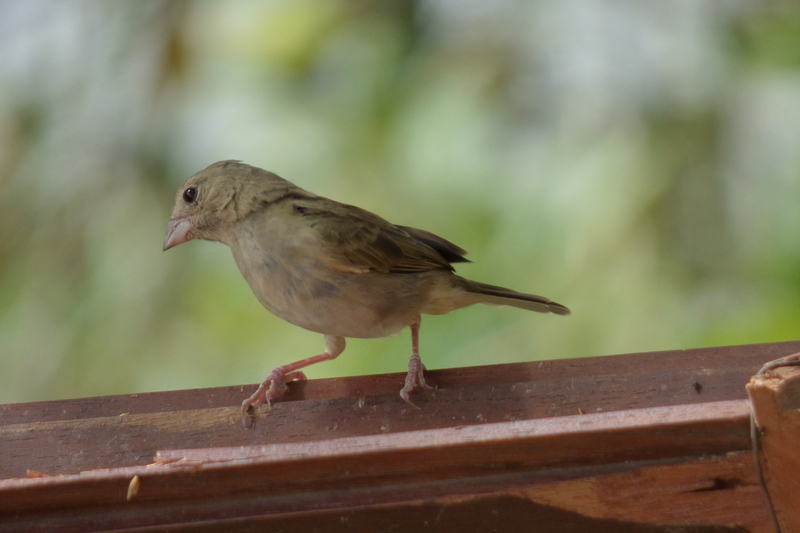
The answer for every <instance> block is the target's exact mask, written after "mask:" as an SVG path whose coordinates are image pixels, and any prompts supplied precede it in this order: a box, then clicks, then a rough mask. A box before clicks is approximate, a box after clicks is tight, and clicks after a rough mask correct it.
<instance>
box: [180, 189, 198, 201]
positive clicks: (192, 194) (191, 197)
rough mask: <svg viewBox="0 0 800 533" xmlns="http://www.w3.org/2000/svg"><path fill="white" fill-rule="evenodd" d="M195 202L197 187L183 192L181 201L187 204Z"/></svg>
mask: <svg viewBox="0 0 800 533" xmlns="http://www.w3.org/2000/svg"><path fill="white" fill-rule="evenodd" d="M195 200H197V187H189V188H188V189H186V190H185V191H183V201H184V202H186V203H187V204H191V203H192V202H194V201H195Z"/></svg>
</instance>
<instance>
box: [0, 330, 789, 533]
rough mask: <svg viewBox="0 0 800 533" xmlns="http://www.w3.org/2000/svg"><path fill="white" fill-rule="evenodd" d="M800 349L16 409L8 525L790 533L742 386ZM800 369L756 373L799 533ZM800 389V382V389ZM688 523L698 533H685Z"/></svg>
mask: <svg viewBox="0 0 800 533" xmlns="http://www.w3.org/2000/svg"><path fill="white" fill-rule="evenodd" d="M794 352H800V341H793V342H784V343H771V344H758V345H747V346H730V347H717V348H703V349H696V350H681V351H670V352H654V353H640V354H629V355H618V356H608V357H594V358H586V359H569V360H555V361H543V362H533V363H518V364H507V365H494V366H486V367H472V368H456V369H448V370H433V371H431V372H429V373H428V376H429V379H430V382H431V383H433V384H436V386H437V390H435V391H432V392H421V393H416V394H415V397H414V401H415V402H416V403H417V405H419V407H421V409H420V410H416V409H413V408H410V407H409V406H408V405H406V404H405V403H404V402H403V401H402V400H401V399H400V398H399V396H398V394H397V391H398V390H399V389H400V388H401V387H402V384H403V379H404V375H403V374H389V375H379V376H360V377H353V378H345V379H319V380H310V381H307V382H302V383H293V384H292V385H290V392H289V395H288V397H287V398H286V399H285V400H284V401H281V402H278V403H275V404H273V406H272V408H271V409H269V408H267V407H263V408H262V410H261V411H260V412H259V413H258V417H257V418H256V423H255V426H254V427H253V428H251V429H245V428H244V427H243V425H242V421H241V417H240V412H239V408H238V405H239V404H240V403H241V401H242V399H243V398H245V397H247V396H248V395H249V394H250V393H251V392H252V389H253V386H246V387H223V388H214V389H198V390H183V391H170V392H159V393H148V394H138V395H136V394H134V395H123V396H108V397H101V398H83V399H76V400H62V401H52V402H37V403H27V404H10V405H2V406H0V447H1V449H0V452H1V453H0V531H105V530H114V531H125V530H128V529H131V530H133V529H135V530H136V531H161V530H164V528H165V527H167V526H170V527H171V528H173V529H172V530H175V531H178V530H179V531H281V532H294V531H297V532H301V531H302V532H312V531H323V532H339V531H369V532H373V531H375V532H377V531H460V532H462V531H463V532H470V531H510V532H514V531H525V532H528V531H537V532H551V531H552V532H589V531H590V532H604V531H614V532H628V531H630V532H633V531H647V532H658V531H663V532H667V531H682V532H712V531H713V532H723V531H725V532H727V531H731V532H733V531H753V532H767V531H773V525H772V522H771V520H772V519H771V517H770V512H769V508H770V504H768V500H767V498H765V495H764V493H763V492H762V489H761V487H760V486H759V480H758V471H757V468H756V462H755V461H754V457H753V454H752V449H753V446H752V439H751V432H750V413H751V409H750V402H749V401H748V396H747V392H746V391H745V385H746V384H747V383H748V382H750V381H751V377H752V376H754V375H755V374H756V373H757V372H758V370H759V368H761V366H762V364H763V363H765V362H767V361H771V360H774V359H778V358H780V357H783V356H786V355H789V354H791V353H794ZM798 381H800V367H787V368H779V369H775V370H772V371H770V372H768V373H766V374H764V375H761V376H757V378H754V379H753V380H752V383H751V385H750V393H751V396H752V397H753V401H754V405H755V410H756V418H757V420H758V426H759V428H760V431H759V432H757V433H758V435H759V441H760V444H761V446H760V449H761V461H760V463H761V465H762V467H763V473H764V478H765V483H766V486H767V487H768V488H769V494H770V500H771V506H772V507H773V508H774V509H775V511H776V515H777V519H778V520H779V522H780V524H781V527H782V530H783V533H787V532H789V531H800V511H798V509H800V464H798V463H799V462H800V451H798V450H800V430H798V428H800V423H798V421H799V420H800V416H798V410H797V409H798V407H800V392H799V391H800V385H798V384H797V383H798ZM796 385H797V386H796ZM677 527H680V529H676V528H677Z"/></svg>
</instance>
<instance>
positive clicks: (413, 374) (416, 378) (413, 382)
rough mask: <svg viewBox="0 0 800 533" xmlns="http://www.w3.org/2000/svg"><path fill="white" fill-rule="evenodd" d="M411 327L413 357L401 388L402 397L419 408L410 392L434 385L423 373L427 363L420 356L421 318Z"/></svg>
mask: <svg viewBox="0 0 800 533" xmlns="http://www.w3.org/2000/svg"><path fill="white" fill-rule="evenodd" d="M409 327H410V328H411V359H409V360H408V375H407V376H406V385H405V387H403V388H402V389H401V390H400V397H401V398H402V399H403V400H405V401H406V403H407V404H408V405H410V406H411V407H414V408H416V409H419V407H417V406H416V405H414V404H413V403H412V402H411V400H410V399H409V397H408V393H410V392H413V391H414V390H416V389H425V390H433V387H431V386H430V385H428V384H427V383H426V382H425V376H424V375H423V374H424V372H425V365H423V364H422V359H420V357H419V320H417V321H416V322H414V323H413V324H411V326H409Z"/></svg>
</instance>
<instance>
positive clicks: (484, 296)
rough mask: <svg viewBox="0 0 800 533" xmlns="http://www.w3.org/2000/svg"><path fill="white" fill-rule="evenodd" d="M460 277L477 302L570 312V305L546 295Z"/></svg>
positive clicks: (563, 312)
mask: <svg viewBox="0 0 800 533" xmlns="http://www.w3.org/2000/svg"><path fill="white" fill-rule="evenodd" d="M460 279H461V280H463V281H464V283H463V284H460V285H461V287H462V288H463V289H464V290H465V291H466V292H468V293H471V294H473V295H475V296H476V303H482V304H486V305H494V306H502V305H510V306H512V307H519V308H520V309H527V310H528V311H536V312H537V313H555V314H557V315H568V314H570V310H569V308H568V307H566V306H564V305H561V304H560V303H556V302H554V301H553V300H551V299H550V298H545V297H544V296H537V295H535V294H525V293H523V292H517V291H512V290H511V289H506V288H505V287H498V286H496V285H489V284H486V283H480V282H477V281H472V280H468V279H464V278H460Z"/></svg>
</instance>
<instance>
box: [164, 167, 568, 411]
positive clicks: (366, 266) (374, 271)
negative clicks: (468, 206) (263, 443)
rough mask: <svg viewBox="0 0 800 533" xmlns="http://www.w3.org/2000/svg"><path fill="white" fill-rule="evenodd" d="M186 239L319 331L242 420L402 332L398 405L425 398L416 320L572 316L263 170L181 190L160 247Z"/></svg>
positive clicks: (458, 251)
mask: <svg viewBox="0 0 800 533" xmlns="http://www.w3.org/2000/svg"><path fill="white" fill-rule="evenodd" d="M193 239H203V240H208V241H217V242H221V243H223V244H225V245H227V246H228V247H229V248H230V249H231V252H232V253H233V258H234V260H235V262H236V265H237V266H238V267H239V270H240V272H241V274H242V276H243V277H244V279H245V280H246V281H247V284H248V285H249V286H250V288H251V289H252V291H253V294H254V295H255V297H256V298H257V299H258V301H259V302H260V303H261V304H262V305H263V306H264V307H265V308H266V309H267V310H269V311H270V312H272V313H273V314H274V315H276V316H278V317H280V318H282V319H283V320H285V321H287V322H289V323H291V324H294V325H296V326H299V327H301V328H304V329H306V330H309V331H312V332H316V333H321V334H322V335H323V340H324V346H325V350H324V351H323V352H322V353H320V354H318V355H314V356H312V357H308V358H305V359H301V360H299V361H295V362H293V363H289V364H285V365H282V366H279V367H277V368H274V369H273V370H271V371H270V372H269V374H268V375H267V377H266V379H265V380H264V381H263V382H262V383H261V384H260V385H259V386H258V388H257V390H256V391H255V392H254V393H253V394H252V396H250V397H249V398H247V399H245V400H244V401H243V402H242V407H241V409H242V417H243V419H246V418H247V417H252V416H253V413H254V411H255V409H254V408H255V406H257V405H259V404H263V403H267V404H269V405H271V402H272V401H274V400H278V399H280V398H281V397H282V396H284V395H285V393H286V391H287V384H288V383H290V382H292V381H295V380H302V379H305V378H306V376H305V373H304V372H303V370H302V369H304V368H306V367H308V366H309V365H312V364H315V363H319V362H322V361H329V360H332V359H335V358H336V357H338V356H339V355H340V354H341V353H342V352H343V351H344V349H345V339H346V338H348V337H349V338H367V339H368V338H379V337H385V336H388V335H391V334H393V333H396V332H398V331H400V330H402V329H404V328H409V329H410V330H411V357H410V359H409V363H408V374H407V376H406V380H405V385H404V386H403V388H402V389H401V390H400V397H401V398H402V399H403V400H404V401H405V402H406V403H407V404H409V405H410V406H412V407H417V406H416V405H415V404H414V403H413V402H412V401H411V397H410V394H411V393H412V392H414V391H416V390H418V389H423V390H432V389H433V387H432V386H431V385H429V384H428V383H427V381H426V380H425V377H424V372H425V366H424V365H423V364H422V360H421V358H420V353H419V329H420V320H421V315H423V314H425V315H443V314H447V313H450V312H451V311H455V310H457V309H461V308H464V307H467V306H470V305H473V304H485V305H490V306H498V307H499V306H506V305H508V306H512V307H517V308H520V309H526V310H529V311H536V312H539V313H554V314H556V315H569V314H570V310H569V308H567V307H566V306H564V305H561V304H559V303H556V302H554V301H552V300H550V299H549V298H545V297H544V296H536V295H533V294H525V293H521V292H517V291H514V290H511V289H506V288H504V287H498V286H495V285H489V284H486V283H480V282H477V281H472V280H469V279H466V278H463V277H461V276H459V275H457V274H456V273H455V268H454V267H453V263H465V262H470V261H469V260H468V259H467V258H466V257H464V256H465V255H466V254H467V252H466V250H464V249H463V248H461V247H459V246H457V245H455V244H453V243H452V242H450V241H448V240H447V239H444V238H442V237H439V236H438V235H435V234H433V233H431V232H429V231H425V230H422V229H417V228H413V227H409V226H401V225H396V224H392V223H391V222H388V221H387V220H385V219H383V218H381V217H380V216H378V215H376V214H374V213H371V212H370V211H367V210H365V209H361V208H359V207H356V206H353V205H347V204H344V203H340V202H337V201H335V200H331V199H328V198H324V197H322V196H317V195H316V194H313V193H311V192H309V191H306V190H304V189H302V188H300V187H298V186H297V185H295V184H293V183H291V182H290V181H287V180H285V179H283V178H281V177H280V176H278V175H277V174H274V173H272V172H270V171H267V170H264V169H261V168H258V167H254V166H251V165H247V164H245V163H242V162H241V161H236V160H227V161H218V162H216V163H213V164H212V165H210V166H208V167H207V168H205V169H203V170H201V171H200V172H198V173H196V174H194V175H193V176H191V177H190V178H189V179H188V180H187V181H186V182H185V183H184V184H183V185H182V186H181V187H180V189H179V190H178V192H177V194H176V196H175V205H174V208H173V211H172V214H171V216H170V220H169V223H168V226H167V232H166V235H165V237H164V245H163V250H165V251H166V250H168V249H170V248H172V247H174V246H177V245H179V244H182V243H184V242H187V241H190V240H193Z"/></svg>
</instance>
